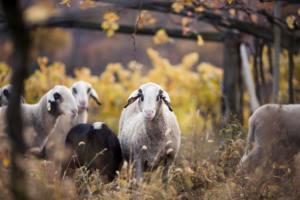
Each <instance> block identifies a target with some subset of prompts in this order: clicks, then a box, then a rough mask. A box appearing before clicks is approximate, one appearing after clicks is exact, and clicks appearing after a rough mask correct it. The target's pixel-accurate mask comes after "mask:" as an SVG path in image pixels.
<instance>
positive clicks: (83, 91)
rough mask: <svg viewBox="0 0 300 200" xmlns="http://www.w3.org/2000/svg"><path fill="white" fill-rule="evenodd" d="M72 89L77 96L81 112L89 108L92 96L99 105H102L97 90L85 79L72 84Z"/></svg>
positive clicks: (76, 99)
mask: <svg viewBox="0 0 300 200" xmlns="http://www.w3.org/2000/svg"><path fill="white" fill-rule="evenodd" d="M71 90H72V94H73V96H74V97H75V101H76V104H77V107H78V110H79V112H80V111H84V110H87V109H88V106H89V98H90V97H91V98H92V99H94V100H95V102H96V103H97V104H98V105H101V103H100V101H99V97H98V95H97V92H96V91H95V89H94V88H93V87H92V86H91V84H89V83H87V82H84V81H78V82H76V83H74V84H73V85H72V86H71Z"/></svg>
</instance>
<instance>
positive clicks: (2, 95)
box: [0, 84, 25, 106]
mask: <svg viewBox="0 0 300 200" xmlns="http://www.w3.org/2000/svg"><path fill="white" fill-rule="evenodd" d="M11 89H12V86H11V84H7V85H4V86H3V87H2V88H1V89H0V106H7V105H8V101H9V98H10V95H11ZM21 101H22V103H24V102H25V101H24V98H23V97H21Z"/></svg>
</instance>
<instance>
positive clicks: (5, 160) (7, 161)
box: [2, 158, 10, 168]
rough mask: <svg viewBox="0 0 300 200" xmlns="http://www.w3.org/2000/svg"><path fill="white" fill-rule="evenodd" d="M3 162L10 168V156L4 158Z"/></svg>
mask: <svg viewBox="0 0 300 200" xmlns="http://www.w3.org/2000/svg"><path fill="white" fill-rule="evenodd" d="M2 164H3V166H4V167H5V168H8V167H9V165H10V160H9V159H8V158H4V159H3V160H2Z"/></svg>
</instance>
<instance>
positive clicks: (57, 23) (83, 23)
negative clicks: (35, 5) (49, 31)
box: [31, 17, 225, 42]
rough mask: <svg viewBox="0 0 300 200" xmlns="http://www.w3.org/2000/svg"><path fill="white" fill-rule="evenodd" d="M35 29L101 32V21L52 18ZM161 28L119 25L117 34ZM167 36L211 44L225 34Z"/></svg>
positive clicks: (173, 31) (171, 32)
mask: <svg viewBox="0 0 300 200" xmlns="http://www.w3.org/2000/svg"><path fill="white" fill-rule="evenodd" d="M37 27H62V28H79V29H89V30H101V31H103V29H102V28H101V21H100V22H99V21H90V20H83V19H65V18H61V17H53V18H50V19H48V20H47V21H46V22H44V23H40V24H34V25H32V26H31V28H37ZM161 28H163V27H151V28H150V27H145V28H136V27H134V26H130V25H119V29H118V30H117V33H123V34H138V35H146V36H152V35H155V33H156V32H157V31H158V30H160V29H161ZM164 29H165V30H166V32H167V33H168V35H169V36H170V37H172V38H177V39H188V40H196V39H197V36H198V35H201V36H202V37H203V39H204V40H205V41H211V42H221V41H223V39H224V37H225V34H224V33H219V32H192V33H189V34H187V35H184V34H183V33H182V30H181V29H168V28H164Z"/></svg>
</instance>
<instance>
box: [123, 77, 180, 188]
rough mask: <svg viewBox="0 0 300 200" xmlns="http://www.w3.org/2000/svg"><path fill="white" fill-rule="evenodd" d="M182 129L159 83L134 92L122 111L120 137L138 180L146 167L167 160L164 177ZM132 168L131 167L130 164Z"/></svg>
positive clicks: (176, 150)
mask: <svg viewBox="0 0 300 200" xmlns="http://www.w3.org/2000/svg"><path fill="white" fill-rule="evenodd" d="M180 135H181V131H180V128H179V125H178V123H177V119H176V116H175V114H174V112H173V109H172V108H171V104H170V97H169V95H168V93H167V92H166V91H164V90H163V89H162V88H161V86H159V85H158V84H155V83H152V82H149V83H145V84H143V85H141V86H140V87H139V89H137V90H135V91H134V92H132V93H131V95H130V96H129V98H128V102H127V104H126V105H125V106H124V109H123V111H122V113H121V117H120V121H119V140H120V143H121V149H122V152H123V158H124V159H125V160H126V161H127V162H128V167H129V166H130V165H131V164H133V168H134V170H135V171H134V178H135V181H137V183H138V182H140V181H141V180H142V172H143V171H147V170H148V171H151V170H153V169H155V168H157V167H158V166H159V164H160V163H161V162H163V164H164V169H163V175H162V181H163V182H164V183H166V182H167V179H168V171H169V167H170V166H171V164H172V163H173V161H174V160H175V158H176V156H177V154H178V151H179V148H180ZM128 169H129V168H128Z"/></svg>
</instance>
